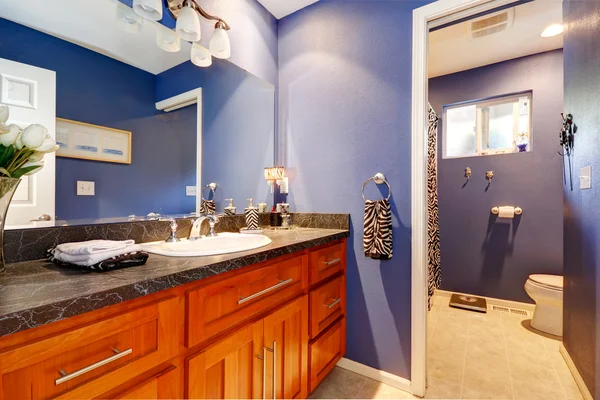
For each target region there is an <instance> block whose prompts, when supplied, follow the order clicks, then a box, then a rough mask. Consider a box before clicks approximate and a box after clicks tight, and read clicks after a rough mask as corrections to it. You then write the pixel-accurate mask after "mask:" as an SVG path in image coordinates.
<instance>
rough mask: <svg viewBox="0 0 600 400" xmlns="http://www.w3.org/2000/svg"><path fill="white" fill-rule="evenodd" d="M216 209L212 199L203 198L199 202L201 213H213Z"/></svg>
mask: <svg viewBox="0 0 600 400" xmlns="http://www.w3.org/2000/svg"><path fill="white" fill-rule="evenodd" d="M215 211H217V205H216V204H215V201H214V200H204V199H202V201H201V202H200V213H201V214H206V215H208V214H214V213H215Z"/></svg>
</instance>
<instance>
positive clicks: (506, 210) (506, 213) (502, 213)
mask: <svg viewBox="0 0 600 400" xmlns="http://www.w3.org/2000/svg"><path fill="white" fill-rule="evenodd" d="M514 217H515V208H514V207H509V206H504V207H499V211H498V218H514Z"/></svg>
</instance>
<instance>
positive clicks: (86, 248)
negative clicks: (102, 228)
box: [56, 240, 135, 256]
mask: <svg viewBox="0 0 600 400" xmlns="http://www.w3.org/2000/svg"><path fill="white" fill-rule="evenodd" d="M134 243H135V240H120V241H119V240H88V241H87V242H75V243H63V244H59V245H58V246H56V249H57V250H58V251H60V252H61V253H63V254H70V255H73V256H78V255H90V254H97V253H104V252H107V251H114V250H122V249H124V248H126V247H127V246H131V245H132V244H134Z"/></svg>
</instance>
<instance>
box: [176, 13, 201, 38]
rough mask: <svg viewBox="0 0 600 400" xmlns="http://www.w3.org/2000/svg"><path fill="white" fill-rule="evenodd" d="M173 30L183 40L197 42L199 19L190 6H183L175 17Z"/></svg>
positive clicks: (199, 33)
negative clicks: (175, 21) (175, 22)
mask: <svg viewBox="0 0 600 400" xmlns="http://www.w3.org/2000/svg"><path fill="white" fill-rule="evenodd" d="M175 31H176V32H177V34H178V35H179V37H180V38H182V39H183V40H187V41H188V42H197V41H198V40H200V38H201V32H200V19H199V18H198V13H197V12H196V10H194V9H193V8H192V7H189V6H187V7H183V8H182V9H181V11H180V12H179V16H178V17H177V25H176V26H175Z"/></svg>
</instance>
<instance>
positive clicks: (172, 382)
mask: <svg viewBox="0 0 600 400" xmlns="http://www.w3.org/2000/svg"><path fill="white" fill-rule="evenodd" d="M178 373H179V371H178V370H177V367H175V366H174V365H171V366H169V367H167V368H165V369H164V370H162V371H160V372H159V373H158V374H156V375H153V376H152V377H150V378H148V379H146V380H143V381H142V382H140V383H138V384H134V385H133V386H132V387H130V388H129V389H127V390H125V391H123V392H121V393H119V394H117V395H114V396H113V395H104V396H102V397H101V398H104V399H120V400H133V399H143V400H148V399H174V398H177V397H179V396H180V395H179V388H178V381H177V380H178V376H177V374H178Z"/></svg>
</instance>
